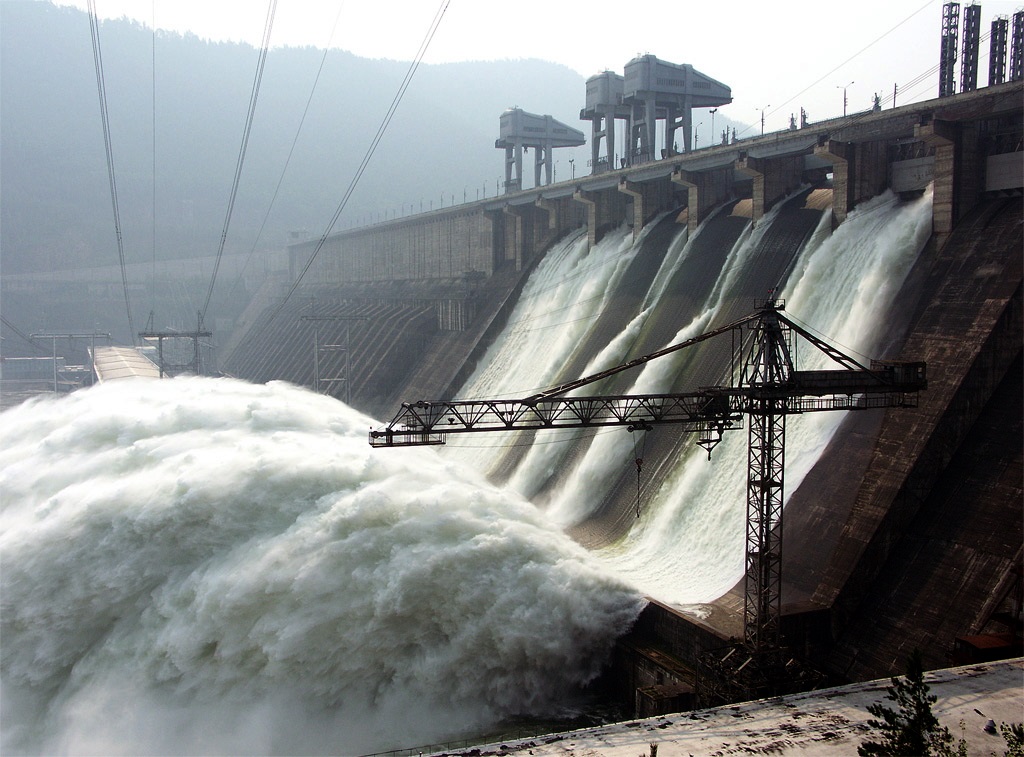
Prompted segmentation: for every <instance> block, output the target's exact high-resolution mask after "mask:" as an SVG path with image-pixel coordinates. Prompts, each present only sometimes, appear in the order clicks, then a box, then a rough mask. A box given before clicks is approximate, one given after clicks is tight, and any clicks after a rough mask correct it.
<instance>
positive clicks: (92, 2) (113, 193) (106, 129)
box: [89, 0, 135, 344]
mask: <svg viewBox="0 0 1024 757" xmlns="http://www.w3.org/2000/svg"><path fill="white" fill-rule="evenodd" d="M89 31H90V33H91V35H92V59H93V64H94V66H95V68H96V90H97V92H98V93H99V99H100V121H101V122H102V124H103V145H104V148H105V150H106V158H107V177H108V179H109V180H110V202H111V204H112V205H113V207H114V235H115V236H116V237H117V254H118V258H119V259H120V261H121V285H122V287H123V289H124V306H125V309H126V310H127V311H128V330H129V333H130V334H131V335H132V336H131V339H132V343H133V344H134V343H135V323H134V322H133V321H132V303H131V299H130V298H129V295H128V270H127V268H126V266H125V261H124V240H123V239H122V238H121V214H120V211H119V210H118V204H117V181H116V180H115V174H114V151H113V147H112V146H111V144H110V119H109V117H108V115H107V88H106V81H105V77H104V76H103V53H102V51H101V50H100V28H99V18H98V17H97V16H96V0H89Z"/></svg>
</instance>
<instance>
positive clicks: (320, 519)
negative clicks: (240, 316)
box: [0, 378, 640, 754]
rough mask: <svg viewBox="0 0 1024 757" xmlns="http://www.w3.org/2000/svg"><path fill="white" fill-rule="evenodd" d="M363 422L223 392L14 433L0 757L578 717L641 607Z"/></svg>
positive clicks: (545, 537) (583, 557)
mask: <svg viewBox="0 0 1024 757" xmlns="http://www.w3.org/2000/svg"><path fill="white" fill-rule="evenodd" d="M370 425H371V420H370V419H369V418H366V417H364V416H362V415H360V414H358V413H356V412H355V411H353V410H350V409H348V408H346V407H345V406H343V405H341V404H340V403H338V402H336V401H334V400H331V399H328V398H325V397H322V396H319V395H316V394H312V393H310V392H307V391H304V390H302V389H298V388H295V387H292V386H289V385H285V384H270V385H266V386H255V385H249V384H246V383H243V382H238V381H234V380H227V379H223V380H215V379H208V378H180V379H174V380H165V381H135V382H115V383H111V384H103V385H99V386H96V387H94V388H91V389H87V390H84V391H80V392H76V393H74V394H72V395H69V396H67V397H64V398H61V399H57V400H45V401H36V402H31V403H29V404H25V405H22V406H19V407H17V408H15V409H12V410H9V411H7V412H5V413H3V414H2V415H0V490H2V491H3V500H2V510H0V554H2V559H3V570H2V603H3V604H2V613H0V620H2V639H3V643H2V647H0V661H2V668H0V670H2V686H3V691H2V717H3V722H2V725H3V749H2V751H3V752H4V753H5V754H9V753H18V752H24V751H28V752H35V753H43V754H52V753H75V754H82V753H93V754H142V753H167V754H182V753H199V754H207V753H232V754H241V753H289V754H296V753H341V754H355V753H365V752H367V751H373V750H379V749H385V748H390V747H395V746H403V745H405V746H408V745H412V744H418V743H426V742H429V741H430V740H432V739H435V738H440V737H442V736H444V737H451V736H453V735H458V734H460V733H465V732H468V731H470V730H472V729H476V728H480V727H483V726H486V725H488V724H490V723H493V722H495V721H496V720H499V719H501V718H502V717H505V716H508V715H510V714H514V713H529V712H545V713H551V712H555V711H559V710H561V709H563V708H564V707H566V706H567V705H568V704H569V703H570V702H569V700H570V698H571V695H572V692H573V691H574V690H575V689H576V688H577V687H578V685H579V684H581V683H584V682H586V681H587V680H589V679H590V678H591V677H592V676H594V675H595V673H596V672H597V670H598V666H599V665H600V664H601V663H602V662H603V661H604V660H605V659H606V655H607V653H608V651H609V649H610V645H611V643H612V641H613V640H614V638H615V637H616V635H618V634H620V633H621V632H623V631H624V630H625V629H626V628H627V627H628V625H629V624H630V623H631V622H632V619H633V618H634V617H635V614H636V612H637V611H638V609H639V606H640V600H639V598H638V595H637V594H636V592H635V591H633V590H631V589H629V588H627V587H626V586H625V585H624V584H623V583H622V582H620V581H618V580H615V579H612V578H609V577H608V575H607V573H606V572H605V571H603V570H601V569H600V568H599V567H598V566H597V565H596V563H595V560H594V559H593V558H592V557H591V556H590V555H588V554H587V553H586V552H585V551H584V550H582V549H581V548H579V547H577V546H576V545H575V544H574V543H572V542H571V541H570V540H569V539H568V538H567V537H565V536H564V535H562V534H561V533H560V532H559V531H558V530H557V529H556V528H555V527H553V526H552V525H550V524H549V523H548V522H547V520H546V518H545V517H544V516H543V515H542V514H540V513H539V512H538V511H537V510H536V509H535V508H534V507H533V506H532V505H531V504H529V503H528V502H526V501H525V500H523V499H522V498H521V497H519V496H517V495H515V494H513V493H510V492H508V491H503V490H500V489H498V488H496V487H494V486H491V485H489V484H487V483H486V482H485V481H484V480H482V479H481V478H480V477H479V476H477V475H476V474H475V473H473V472H471V471H469V470H467V469H465V468H464V467H460V466H459V465H457V464H455V463H451V462H445V461H443V460H441V459H439V458H438V456H437V455H436V454H435V453H434V452H433V451H431V450H388V451H386V452H385V453H384V454H382V453H381V451H374V450H372V449H371V448H370V447H369V446H368V445H367V442H366V430H367V429H368V428H369V426H370Z"/></svg>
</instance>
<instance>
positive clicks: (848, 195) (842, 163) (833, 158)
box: [814, 139, 854, 226]
mask: <svg viewBox="0 0 1024 757" xmlns="http://www.w3.org/2000/svg"><path fill="white" fill-rule="evenodd" d="M851 151H852V145H851V144H850V143H849V142H837V141H836V140H834V139H830V140H828V141H825V142H823V143H821V144H818V145H815V146H814V155H815V157H818V158H821V159H823V160H827V161H829V162H830V163H831V164H832V224H833V226H838V225H839V224H841V223H842V222H843V221H845V220H846V216H847V215H848V214H849V212H850V211H851V210H853V206H854V194H853V188H854V181H853V177H851V176H850V157H851V155H850V153H851Z"/></svg>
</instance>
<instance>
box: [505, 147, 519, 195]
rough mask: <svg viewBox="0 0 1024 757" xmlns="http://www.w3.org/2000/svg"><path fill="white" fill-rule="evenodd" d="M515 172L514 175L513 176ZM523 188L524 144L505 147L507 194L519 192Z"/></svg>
mask: <svg viewBox="0 0 1024 757" xmlns="http://www.w3.org/2000/svg"><path fill="white" fill-rule="evenodd" d="M513 174H514V176H513ZM522 188H523V146H522V144H520V143H518V142H516V144H515V146H512V147H506V148H505V194H508V193H509V192H518V191H519V190H520V189H522Z"/></svg>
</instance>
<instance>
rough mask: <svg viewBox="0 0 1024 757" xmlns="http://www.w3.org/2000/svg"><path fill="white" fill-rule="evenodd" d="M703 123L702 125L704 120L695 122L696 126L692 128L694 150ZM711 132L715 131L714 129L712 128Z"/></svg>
mask: <svg viewBox="0 0 1024 757" xmlns="http://www.w3.org/2000/svg"><path fill="white" fill-rule="evenodd" d="M703 125H704V122H703V121H701V122H700V123H699V124H697V126H696V127H695V128H694V130H693V149H694V150H696V149H697V140H698V139H700V127H701V126H703ZM711 133H712V134H714V133H715V132H714V129H712V131H711Z"/></svg>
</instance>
